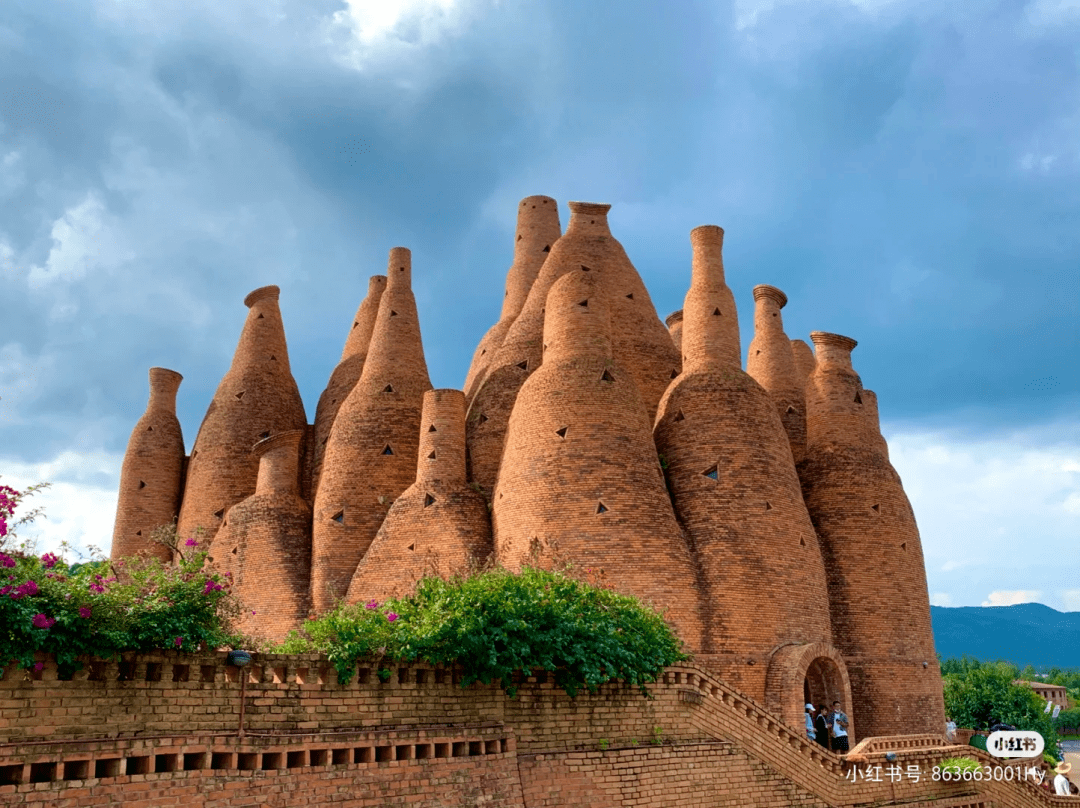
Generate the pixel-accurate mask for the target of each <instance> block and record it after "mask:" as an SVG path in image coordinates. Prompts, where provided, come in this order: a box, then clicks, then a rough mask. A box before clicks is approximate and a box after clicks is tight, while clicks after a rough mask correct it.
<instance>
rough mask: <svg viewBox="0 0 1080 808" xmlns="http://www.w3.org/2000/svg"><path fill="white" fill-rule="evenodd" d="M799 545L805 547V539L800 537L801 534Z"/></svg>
mask: <svg viewBox="0 0 1080 808" xmlns="http://www.w3.org/2000/svg"><path fill="white" fill-rule="evenodd" d="M799 546H800V547H805V546H806V539H804V538H802V537H801V536H800V537H799Z"/></svg>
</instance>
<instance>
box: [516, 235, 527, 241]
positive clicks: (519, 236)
mask: <svg viewBox="0 0 1080 808" xmlns="http://www.w3.org/2000/svg"><path fill="white" fill-rule="evenodd" d="M523 238H525V237H524V236H522V235H518V237H517V240H518V241H521V240H522V239H523Z"/></svg>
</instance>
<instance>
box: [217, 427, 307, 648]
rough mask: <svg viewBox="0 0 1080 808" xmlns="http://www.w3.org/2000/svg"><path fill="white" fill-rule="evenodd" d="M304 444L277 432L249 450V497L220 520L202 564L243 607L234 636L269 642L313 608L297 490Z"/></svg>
mask: <svg viewBox="0 0 1080 808" xmlns="http://www.w3.org/2000/svg"><path fill="white" fill-rule="evenodd" d="M303 436H304V431H303V430H293V431H292V432H280V433H278V434H277V435H273V436H271V437H269V438H266V439H264V440H261V441H259V442H258V443H257V444H255V448H254V449H253V450H252V454H253V455H254V456H255V457H256V458H257V460H258V462H259V477H258V481H257V483H256V486H255V493H254V494H252V495H251V496H250V497H248V498H247V499H244V500H243V501H241V502H239V503H237V504H236V505H234V506H233V507H231V508H230V509H229V510H228V512H227V513H226V514H225V519H224V521H223V522H222V526H221V529H220V530H219V531H218V532H217V535H216V536H215V537H214V540H213V542H212V544H211V545H210V553H209V558H208V560H209V562H210V563H212V564H213V565H214V566H216V567H217V568H218V569H219V570H221V571H222V572H226V573H228V574H229V575H230V576H231V577H232V582H233V594H235V595H236V596H237V597H238V598H239V599H240V601H241V603H242V605H243V609H242V611H241V613H240V619H239V622H238V624H237V627H238V629H239V630H240V631H243V632H245V633H247V634H251V635H254V636H262V637H265V638H267V639H270V640H273V641H275V642H280V641H281V640H284V639H285V637H286V635H287V634H288V633H289V632H290V631H292V630H293V629H299V628H300V627H301V625H302V624H303V621H304V620H305V619H306V618H307V617H308V613H309V611H310V608H311V601H310V593H309V587H310V578H309V571H310V569H311V544H310V537H311V507H310V506H309V505H308V503H307V502H306V501H305V500H304V499H303V498H302V497H301V496H300V489H299V459H300V454H299V453H300V442H301V440H302V438H303Z"/></svg>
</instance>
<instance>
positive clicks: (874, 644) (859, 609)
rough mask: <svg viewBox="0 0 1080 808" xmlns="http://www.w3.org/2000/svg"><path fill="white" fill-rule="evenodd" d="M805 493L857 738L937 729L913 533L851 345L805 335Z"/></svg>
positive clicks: (938, 710) (922, 582)
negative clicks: (808, 347)
mask: <svg viewBox="0 0 1080 808" xmlns="http://www.w3.org/2000/svg"><path fill="white" fill-rule="evenodd" d="M811 338H812V339H813V341H814V346H815V353H816V356H817V368H816V369H815V370H814V373H813V374H812V375H811V377H810V380H809V383H808V384H807V387H806V405H807V450H806V457H805V458H804V460H803V462H802V463H801V464H800V465H799V476H800V478H801V480H802V487H803V495H804V497H805V500H806V505H807V508H808V509H809V511H810V515H811V516H812V517H813V520H814V526H815V527H816V528H817V532H818V535H819V536H820V537H821V546H822V552H823V555H824V557H825V565H826V570H827V572H828V579H829V599H830V606H831V613H832V624H833V636H834V641H835V644H836V646H837V648H839V649H840V651H841V653H842V654H843V656H844V659H845V661H846V662H847V667H848V672H849V674H850V676H851V687H852V698H853V712H854V713H855V714H857V715H859V716H860V721H861V724H862V730H861V731H862V733H863V735H864V736H869V735H895V734H902V733H918V732H938V731H940V728H941V726H942V721H943V720H944V715H945V713H944V709H945V708H944V703H943V701H942V684H941V674H940V671H939V668H938V666H937V664H936V663H935V660H936V657H935V656H934V638H933V632H932V630H931V625H930V599H929V593H928V592H927V586H926V569H925V566H924V562H923V554H922V544H921V542H920V540H919V531H918V527H917V526H916V524H915V516H914V514H913V512H912V510H911V505H910V503H909V502H908V499H907V496H906V495H905V494H904V489H903V486H902V484H901V482H900V477H899V475H897V473H896V471H895V469H893V467H892V466H891V465H890V464H889V461H888V458H887V457H886V456H885V454H884V453H883V452H882V450H881V442H880V433H877V434H876V435H875V434H874V433H875V432H876V429H875V428H874V425H873V424H872V417H871V416H870V415H868V414H867V412H866V403H865V398H864V391H863V388H862V381H861V380H860V378H859V376H858V374H857V373H856V372H855V370H854V368H853V367H852V364H851V351H852V349H853V348H854V347H855V345H856V342H855V340H853V339H850V338H848V337H843V336H840V335H837V334H828V333H824V332H814V333H813V334H811Z"/></svg>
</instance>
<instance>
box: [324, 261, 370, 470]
mask: <svg viewBox="0 0 1080 808" xmlns="http://www.w3.org/2000/svg"><path fill="white" fill-rule="evenodd" d="M385 289H386V276H385V275H372V276H371V278H369V279H368V291H367V296H366V297H365V298H364V300H363V301H362V302H361V303H360V308H359V309H357V310H356V316H355V317H354V318H353V321H352V327H351V328H350V329H349V336H348V338H347V339H346V340H345V349H344V350H343V351H342V352H341V361H340V362H338V365H337V367H336V368H334V372H333V373H331V374H330V381H329V382H328V383H327V385H326V389H325V390H323V392H322V395H321V396H319V405H318V407H316V409H315V434H314V436H313V443H312V460H311V479H312V490H315V489H317V488H318V487H319V471H320V470H321V469H322V461H323V455H324V454H325V453H326V441H327V439H328V438H329V437H330V427H331V426H333V424H334V419H335V418H336V417H337V413H338V410H339V409H341V405H342V404H343V403H344V401H345V399H346V398H347V397H348V395H349V393H351V392H352V389H353V388H354V387H355V386H356V383H357V382H358V381H360V374H361V373H363V371H364V361H365V360H366V359H367V352H368V346H369V345H370V344H371V334H372V332H373V331H374V330H375V318H376V316H377V315H378V313H379V301H380V300H381V299H382V294H383V291H384V290H385Z"/></svg>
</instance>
